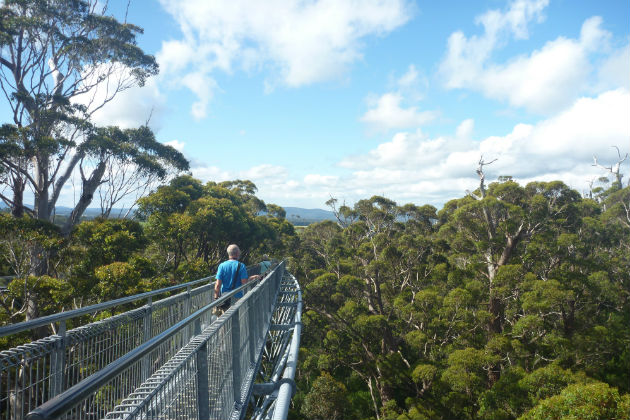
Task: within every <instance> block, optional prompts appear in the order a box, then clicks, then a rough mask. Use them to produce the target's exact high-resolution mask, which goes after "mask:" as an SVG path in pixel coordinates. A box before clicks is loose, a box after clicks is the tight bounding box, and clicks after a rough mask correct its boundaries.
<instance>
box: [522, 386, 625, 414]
mask: <svg viewBox="0 0 630 420" xmlns="http://www.w3.org/2000/svg"><path fill="white" fill-rule="evenodd" d="M572 419H580V420H628V419H630V395H628V394H626V395H624V396H620V395H619V391H618V390H617V389H616V388H611V387H610V386H608V384H605V383H602V382H595V383H591V384H575V385H570V386H568V387H566V388H565V389H564V390H563V391H562V392H561V393H560V395H556V396H553V397H550V398H547V399H545V400H542V401H541V402H540V403H539V404H538V405H537V406H536V407H534V408H532V409H531V410H529V411H528V412H527V413H525V414H524V415H522V416H521V417H519V420H572Z"/></svg>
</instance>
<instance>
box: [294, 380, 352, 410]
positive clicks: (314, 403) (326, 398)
mask: <svg viewBox="0 0 630 420" xmlns="http://www.w3.org/2000/svg"><path fill="white" fill-rule="evenodd" d="M302 414H304V415H305V416H306V418H308V419H313V420H325V419H331V420H336V419H344V418H347V415H348V400H347V399H346V387H345V386H344V385H343V384H342V383H339V382H338V381H336V380H335V379H334V378H333V377H332V376H331V375H330V374H329V373H328V372H324V373H322V375H321V376H320V377H319V378H317V379H316V380H315V382H313V386H312V387H311V390H310V392H309V393H308V395H306V398H305V400H304V405H303V406H302Z"/></svg>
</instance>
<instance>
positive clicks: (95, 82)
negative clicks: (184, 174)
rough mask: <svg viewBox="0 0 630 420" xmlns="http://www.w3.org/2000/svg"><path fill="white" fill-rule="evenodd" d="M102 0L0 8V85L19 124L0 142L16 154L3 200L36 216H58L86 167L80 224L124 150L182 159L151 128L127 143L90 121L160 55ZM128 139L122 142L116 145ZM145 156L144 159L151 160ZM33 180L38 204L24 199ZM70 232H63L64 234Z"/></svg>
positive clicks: (7, 160)
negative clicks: (68, 188)
mask: <svg viewBox="0 0 630 420" xmlns="http://www.w3.org/2000/svg"><path fill="white" fill-rule="evenodd" d="M99 4H101V3H99V2H96V1H94V2H92V1H89V2H88V1H85V0H77V1H71V2H68V1H62V0H49V1H39V0H26V1H22V0H19V1H18V0H6V1H5V2H3V5H2V7H1V8H0V18H1V19H0V20H1V22H2V24H1V25H0V88H2V92H3V93H4V95H5V98H6V100H7V102H8V104H9V106H10V108H11V111H12V120H13V121H12V126H13V129H12V133H10V134H11V135H9V136H7V135H3V136H1V137H0V142H1V143H0V148H2V149H5V150H7V149H10V150H11V153H6V154H5V153H3V154H2V155H0V166H2V167H3V168H4V169H5V170H6V171H8V172H9V173H10V175H9V177H8V178H9V179H10V182H11V189H12V193H13V196H12V197H8V196H6V195H2V197H1V198H2V199H3V200H4V201H5V202H6V203H8V204H9V205H10V206H11V208H12V211H13V213H14V214H15V215H21V214H22V213H23V212H29V213H31V212H32V214H33V215H34V216H35V217H36V218H38V219H41V220H51V218H52V216H53V214H54V208H55V204H56V203H57V200H58V198H59V194H60V193H61V190H62V188H63V187H64V185H65V184H66V183H67V181H68V180H69V179H70V178H71V176H72V174H73V172H74V171H75V169H77V165H78V167H79V172H80V175H81V183H82V185H81V187H82V193H81V198H80V200H79V202H78V203H77V205H76V207H75V209H74V210H73V216H72V217H71V219H70V223H71V224H76V222H77V221H78V220H79V218H80V216H81V213H82V211H83V210H84V209H85V207H86V206H87V204H89V203H90V202H91V201H92V198H93V195H94V191H95V190H96V188H97V187H98V186H99V185H100V184H102V183H103V182H104V179H103V174H104V171H105V168H106V167H107V164H109V163H112V161H111V159H112V158H113V157H118V158H120V157H121V155H124V154H125V153H124V152H122V151H121V150H120V149H121V148H125V147H126V148H130V147H131V146H132V145H133V146H135V149H136V152H133V151H129V152H128V154H127V156H129V155H138V154H141V153H142V152H148V154H156V155H158V156H160V157H161V158H167V159H168V158H169V156H170V157H173V156H174V151H173V150H170V149H168V146H163V147H162V148H158V147H156V145H155V144H154V143H151V142H150V141H148V138H147V130H148V129H146V128H145V129H140V130H139V131H138V132H137V133H136V134H135V135H134V134H132V133H127V135H128V136H129V137H127V138H123V139H119V138H117V134H118V133H116V132H115V130H112V129H100V130H99V129H95V128H94V127H92V125H91V124H90V123H89V120H90V117H91V115H92V113H93V112H94V111H96V110H98V109H99V108H100V107H102V106H103V105H104V104H105V103H107V102H109V101H111V100H112V99H113V98H114V96H115V95H116V94H117V93H118V92H120V91H122V90H124V89H126V88H128V87H130V86H133V85H134V84H139V85H142V84H143V83H144V81H145V79H146V78H147V77H149V76H151V75H154V74H156V73H157V71H158V66H157V63H156V61H155V59H154V58H153V57H152V56H150V55H147V54H145V53H144V52H143V51H142V50H141V49H140V48H139V47H138V46H137V45H136V36H137V35H138V34H140V33H142V29H141V28H139V27H137V26H135V25H132V24H128V23H126V22H125V23H121V22H118V21H117V20H116V19H115V18H113V17H111V16H107V15H106V8H102V9H101V10H97V8H98V7H99ZM101 5H102V4H101ZM99 88H100V92H99V91H98V90H99ZM97 93H99V94H97ZM103 93H104V98H103ZM99 97H101V98H102V99H101V100H100V102H98V98H99ZM80 101H82V102H84V103H85V104H81V103H80ZM86 104H87V105H86ZM5 131H6V130H5ZM5 134H6V133H5ZM130 137H133V138H130ZM139 137H144V139H140V138H139ZM121 140H122V143H124V144H117V141H121ZM135 140H138V141H135ZM114 145H115V146H114ZM131 148H132V149H133V147H131ZM160 152H165V153H163V154H160ZM138 158H139V159H138V160H135V162H136V163H138V162H145V161H144V160H142V159H141V157H140V156H138ZM175 160H176V161H178V162H181V160H182V158H181V157H177V158H176V159H175ZM170 163H173V162H170ZM177 167H178V168H179V169H181V168H183V167H185V165H179V166H177ZM146 168H147V166H145V167H144V168H142V169H146ZM88 170H89V171H91V172H90V173H89V174H88V173H86V172H87V171H88ZM26 185H29V186H30V188H31V189H32V190H33V193H34V200H35V203H34V207H33V209H32V210H30V209H28V208H27V207H26V206H25V205H24V203H23V194H24V189H25V186H26ZM82 209H83V210H82ZM70 227H71V226H70ZM69 230H70V229H69V228H68V227H67V228H64V233H65V234H66V235H67V234H68V233H69Z"/></svg>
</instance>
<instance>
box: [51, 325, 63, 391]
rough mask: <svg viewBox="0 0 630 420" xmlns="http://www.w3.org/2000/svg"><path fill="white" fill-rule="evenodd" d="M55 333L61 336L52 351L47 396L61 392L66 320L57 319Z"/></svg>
mask: <svg viewBox="0 0 630 420" xmlns="http://www.w3.org/2000/svg"><path fill="white" fill-rule="evenodd" d="M57 335H58V336H59V337H61V338H60V339H59V341H57V342H56V343H55V349H54V350H53V353H52V358H51V361H50V362H51V366H50V371H51V374H52V383H51V384H50V391H49V394H50V396H49V398H52V397H54V396H56V395H59V394H61V393H62V392H63V378H64V376H65V375H64V370H65V367H66V320H65V319H62V320H61V321H59V331H57Z"/></svg>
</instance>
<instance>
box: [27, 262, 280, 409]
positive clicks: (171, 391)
mask: <svg viewBox="0 0 630 420" xmlns="http://www.w3.org/2000/svg"><path fill="white" fill-rule="evenodd" d="M285 277H286V276H285V264H284V263H281V264H280V265H278V266H277V267H276V268H275V269H273V270H272V271H271V272H270V273H269V275H267V276H266V277H265V278H264V279H263V280H262V281H261V282H259V283H258V284H257V285H256V286H255V287H253V288H252V289H251V290H250V291H249V292H247V294H246V295H245V296H244V297H243V298H242V299H240V300H238V301H236V303H234V304H233V305H232V306H231V307H230V308H229V309H228V311H227V312H226V313H225V314H224V315H222V316H221V317H220V318H218V319H217V320H216V321H214V322H213V323H212V324H210V325H208V326H206V327H205V328H204V323H203V320H204V319H205V317H206V316H207V314H210V313H211V311H212V309H213V308H214V307H215V306H217V305H219V304H220V303H222V302H223V301H224V300H225V299H226V298H229V296H230V295H231V294H234V293H237V292H238V291H239V290H241V289H244V286H243V287H242V288H239V289H236V290H235V291H234V292H232V293H231V294H230V295H227V296H225V297H221V298H220V299H218V300H217V301H216V302H213V303H211V304H209V305H206V306H204V307H203V308H200V309H199V310H198V311H196V312H195V313H193V314H192V315H190V316H188V317H187V318H185V319H184V320H182V321H180V322H178V323H177V324H175V325H173V326H172V327H170V328H169V329H167V330H166V331H164V332H163V333H161V334H159V335H157V336H156V337H154V338H152V339H151V340H149V341H148V342H147V343H144V344H142V345H140V346H139V347H138V348H136V349H134V350H132V351H131V352H129V353H128V354H126V355H124V356H123V357H121V358H120V359H118V360H117V361H115V362H114V363H112V364H111V365H109V366H107V367H106V368H104V369H102V370H101V371H99V372H97V373H96V374H94V375H92V376H91V377H89V378H87V379H86V380H84V381H82V382H81V383H79V384H77V385H75V386H74V387H72V388H70V389H68V390H67V391H65V392H64V393H62V394H61V395H58V396H57V397H55V398H53V399H52V400H50V401H48V402H46V403H44V404H43V405H41V406H40V407H38V408H36V409H34V410H33V411H32V412H31V413H29V415H28V417H27V418H28V419H29V420H34V419H53V418H54V419H57V418H59V419H88V418H92V416H91V409H92V407H94V406H96V405H98V406H99V408H101V409H102V408H103V407H107V408H108V411H109V413H107V414H106V415H105V416H104V417H105V418H107V419H137V418H141V419H152V418H156V419H157V418H159V419H167V418H173V419H180V418H191V419H228V418H232V419H238V418H242V417H243V416H244V414H245V412H246V409H247V406H248V401H249V395H250V393H251V389H252V385H253V383H254V380H255V379H256V377H257V372H258V367H259V366H260V365H261V362H262V354H263V350H264V349H265V348H266V347H268V345H269V337H270V336H269V334H268V333H269V331H270V330H274V329H277V328H279V327H278V325H277V324H274V323H273V321H274V319H276V320H278V319H279V318H277V317H276V315H277V313H278V311H277V310H274V308H275V307H276V306H277V305H276V301H278V302H281V301H283V299H284V298H283V295H284V294H285V292H284V291H282V288H281V285H282V284H283V279H284V278H285ZM278 296H280V297H279V298H278V299H277V297H278ZM280 312H283V310H281V311H280ZM188 327H192V328H193V335H192V338H191V340H190V341H189V342H188V343H187V344H186V345H184V346H183V347H182V348H181V349H180V350H179V351H177V352H176V354H175V355H174V356H173V357H172V358H170V359H169V360H168V361H167V362H166V363H165V364H163V365H162V366H161V367H160V368H159V369H158V370H156V371H155V372H154V373H153V374H152V375H151V376H150V377H149V378H147V379H146V380H144V381H141V383H140V382H138V377H139V376H138V373H137V372H138V370H139V369H140V366H141V363H142V360H143V359H144V358H145V357H146V356H147V355H149V354H152V353H153V352H155V351H158V350H159V349H160V347H161V346H163V345H164V344H165V343H169V342H170V341H171V340H173V337H176V336H177V334H179V333H180V332H181V331H183V330H185V329H187V328H188ZM281 329H283V330H284V329H287V330H288V328H285V325H282V326H281ZM273 347H274V348H275V346H273ZM132 383H133V385H132V386H133V390H132V391H133V392H130V393H128V397H127V398H125V399H123V400H122V401H120V402H119V403H118V404H117V405H116V406H115V407H111V406H109V404H111V402H112V401H115V400H108V399H107V398H100V399H99V397H100V396H102V395H107V392H108V390H109V389H111V388H113V387H122V386H125V385H129V384H132ZM100 411H102V410H99V412H100ZM86 413H87V414H88V415H86ZM98 417H99V418H100V417H101V416H98Z"/></svg>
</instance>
